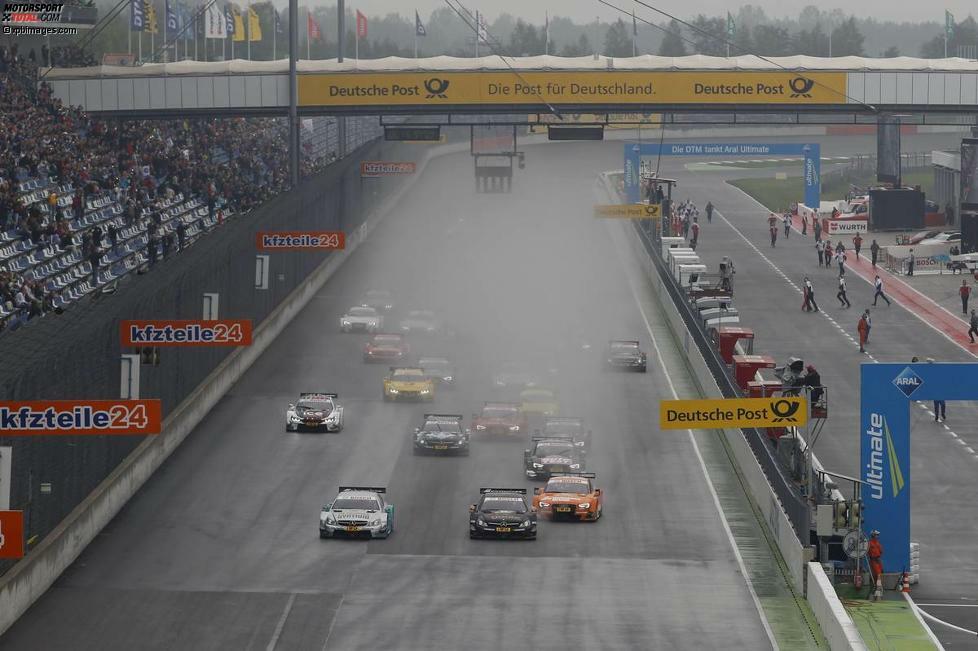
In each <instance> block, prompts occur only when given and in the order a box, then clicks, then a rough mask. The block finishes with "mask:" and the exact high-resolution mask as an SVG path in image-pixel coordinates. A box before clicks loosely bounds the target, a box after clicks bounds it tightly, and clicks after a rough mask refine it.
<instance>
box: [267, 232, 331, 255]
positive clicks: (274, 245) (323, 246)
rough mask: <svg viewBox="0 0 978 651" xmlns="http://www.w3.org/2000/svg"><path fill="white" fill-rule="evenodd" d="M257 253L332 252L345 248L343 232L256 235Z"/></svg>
mask: <svg viewBox="0 0 978 651" xmlns="http://www.w3.org/2000/svg"><path fill="white" fill-rule="evenodd" d="M255 245H256V246H257V247H258V250H259V251H333V250H341V249H343V248H345V247H346V233H344V232H343V231H279V232H276V233H256V234H255Z"/></svg>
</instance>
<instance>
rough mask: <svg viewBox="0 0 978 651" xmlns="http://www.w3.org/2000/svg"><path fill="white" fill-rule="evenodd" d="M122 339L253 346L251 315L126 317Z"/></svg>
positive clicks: (125, 343)
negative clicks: (201, 317) (188, 317)
mask: <svg viewBox="0 0 978 651" xmlns="http://www.w3.org/2000/svg"><path fill="white" fill-rule="evenodd" d="M119 339H120V341H121V342H122V346H123V347H131V346H250V345H251V319H218V320H209V319H166V320H154V321H123V322H122V323H120V324H119Z"/></svg>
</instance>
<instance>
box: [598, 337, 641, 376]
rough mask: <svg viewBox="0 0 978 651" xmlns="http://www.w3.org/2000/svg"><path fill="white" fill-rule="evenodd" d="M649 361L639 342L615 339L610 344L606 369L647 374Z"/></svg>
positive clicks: (606, 358)
mask: <svg viewBox="0 0 978 651" xmlns="http://www.w3.org/2000/svg"><path fill="white" fill-rule="evenodd" d="M647 364H648V360H647V358H646V356H645V353H644V352H642V349H641V348H639V346H638V342H637V341H627V340H623V339H613V340H611V341H609V342H608V349H607V351H606V353H605V368H609V369H623V370H626V371H638V372H639V373H645V370H646V367H647Z"/></svg>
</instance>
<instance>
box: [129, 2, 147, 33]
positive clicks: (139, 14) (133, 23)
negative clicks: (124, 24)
mask: <svg viewBox="0 0 978 651" xmlns="http://www.w3.org/2000/svg"><path fill="white" fill-rule="evenodd" d="M144 29H146V7H145V5H143V0H130V2H129V31H131V32H141V31H143V30H144Z"/></svg>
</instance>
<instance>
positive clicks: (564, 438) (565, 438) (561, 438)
mask: <svg viewBox="0 0 978 651" xmlns="http://www.w3.org/2000/svg"><path fill="white" fill-rule="evenodd" d="M530 440H531V441H573V440H574V437H573V436H533V437H531V438H530Z"/></svg>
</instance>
